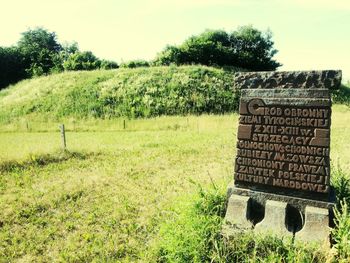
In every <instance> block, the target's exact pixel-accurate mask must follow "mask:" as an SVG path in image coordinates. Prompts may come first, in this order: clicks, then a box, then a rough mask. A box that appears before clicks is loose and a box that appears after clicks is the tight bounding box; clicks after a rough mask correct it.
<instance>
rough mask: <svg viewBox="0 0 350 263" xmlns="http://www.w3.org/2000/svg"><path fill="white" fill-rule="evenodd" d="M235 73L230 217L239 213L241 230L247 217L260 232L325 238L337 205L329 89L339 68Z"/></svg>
mask: <svg viewBox="0 0 350 263" xmlns="http://www.w3.org/2000/svg"><path fill="white" fill-rule="evenodd" d="M235 78H236V83H235V85H236V88H239V89H241V95H242V96H241V99H240V107H239V113H240V117H239V126H238V132H237V155H236V160H235V169H234V185H235V187H231V189H230V190H229V196H228V198H229V202H228V203H229V207H230V208H228V211H229V212H228V213H227V214H226V219H227V221H231V222H234V221H235V220H236V219H235V218H234V217H235V216H237V222H239V223H238V224H236V225H237V226H239V225H240V224H241V225H242V227H243V228H244V227H245V226H246V225H249V224H247V222H246V220H248V221H250V222H251V224H252V225H253V226H255V227H254V229H255V231H257V232H261V231H273V232H275V233H276V234H278V235H286V236H288V235H289V236H290V235H292V236H293V235H295V237H296V238H297V239H299V240H305V241H311V240H313V241H318V242H321V241H322V240H323V239H325V237H326V236H328V235H329V227H328V226H329V221H330V220H331V219H330V216H329V213H328V211H329V210H330V209H332V207H333V204H334V193H333V190H332V189H331V186H330V156H329V153H330V150H329V146H330V130H331V129H330V125H331V98H330V89H336V88H338V87H339V85H340V82H341V71H337V70H326V71H295V72H243V73H237V74H236V75H235ZM232 196H234V197H232ZM237 196H244V197H245V198H243V199H242V198H238V197H237ZM231 197H232V198H231ZM247 198H248V199H247ZM235 200H237V201H235ZM243 200H244V201H243ZM233 202H237V204H233ZM244 207H245V210H244ZM254 210H256V211H258V212H257V214H258V216H257V217H256V216H254V215H256V214H255V213H256V211H255V212H254ZM232 211H241V212H240V213H241V215H237V213H236V212H235V213H233V212H232ZM252 215H253V216H252ZM261 216H262V217H261ZM261 220H262V221H261ZM260 221H261V222H260ZM313 232H317V233H314V234H313Z"/></svg>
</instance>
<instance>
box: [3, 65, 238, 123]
mask: <svg viewBox="0 0 350 263" xmlns="http://www.w3.org/2000/svg"><path fill="white" fill-rule="evenodd" d="M237 102H238V93H237V91H235V90H234V89H233V72H232V71H225V70H221V69H216V68H210V67H204V66H182V67H172V66H170V67H150V68H137V69H118V70H97V71H80V72H65V73H60V74H55V75H50V76H45V77H40V78H35V79H29V80H24V81H21V82H19V83H17V84H16V85H13V86H10V87H9V88H7V89H5V90H2V91H1V92H0V108H1V112H0V118H1V119H2V120H3V121H8V120H9V118H10V119H12V120H13V119H14V118H15V119H16V118H18V117H24V116H28V115H31V116H40V117H45V118H50V119H59V118H62V117H74V118H86V117H96V118H110V117H120V116H127V117H131V118H134V117H151V116H159V115H175V114H176V115H177V114H199V113H223V112H231V111H233V110H235V109H236V108H237Z"/></svg>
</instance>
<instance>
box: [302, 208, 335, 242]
mask: <svg viewBox="0 0 350 263" xmlns="http://www.w3.org/2000/svg"><path fill="white" fill-rule="evenodd" d="M328 225H329V210H328V209H325V208H318V207H312V206H307V207H306V209H305V224H304V227H303V229H302V230H301V231H300V232H297V233H296V234H295V239H296V240H299V241H307V242H310V241H311V242H319V243H326V244H327V245H329V244H330V239H329V228H328V227H327V226H328Z"/></svg>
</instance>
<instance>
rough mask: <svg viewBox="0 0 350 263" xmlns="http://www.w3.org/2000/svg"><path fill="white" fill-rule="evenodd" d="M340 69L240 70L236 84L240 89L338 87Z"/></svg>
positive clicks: (236, 75) (236, 76)
mask: <svg viewBox="0 0 350 263" xmlns="http://www.w3.org/2000/svg"><path fill="white" fill-rule="evenodd" d="M340 82H341V71H340V70H324V71H266V72H238V73H236V74H235V83H236V84H235V85H236V87H237V88H239V89H274V88H279V89H290V88H293V89H310V88H312V89H337V88H338V87H339V85H340Z"/></svg>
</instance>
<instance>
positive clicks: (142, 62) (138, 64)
mask: <svg viewBox="0 0 350 263" xmlns="http://www.w3.org/2000/svg"><path fill="white" fill-rule="evenodd" d="M149 66H150V64H149V62H148V61H146V60H131V61H128V62H124V63H122V64H120V67H121V68H139V67H149Z"/></svg>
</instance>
